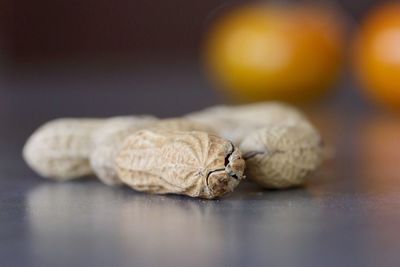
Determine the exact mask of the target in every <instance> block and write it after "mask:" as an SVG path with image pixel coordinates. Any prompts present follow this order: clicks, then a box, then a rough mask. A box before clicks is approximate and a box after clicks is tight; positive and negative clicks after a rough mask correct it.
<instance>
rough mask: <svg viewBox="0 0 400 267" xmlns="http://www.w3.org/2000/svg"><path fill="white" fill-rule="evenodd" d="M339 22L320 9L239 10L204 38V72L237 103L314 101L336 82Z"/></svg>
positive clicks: (339, 57) (339, 54) (340, 42)
mask: <svg viewBox="0 0 400 267" xmlns="http://www.w3.org/2000/svg"><path fill="white" fill-rule="evenodd" d="M342 21H343V20H341V17H338V16H336V13H334V12H332V11H330V10H329V9H327V8H322V7H318V8H317V7H310V6H294V5H289V6H272V5H253V6H247V7H241V8H238V9H236V10H233V11H231V12H230V13H228V14H227V15H225V16H223V17H222V18H220V19H219V20H218V21H217V22H216V24H215V25H214V27H213V28H212V29H211V30H210V32H209V34H208V35H207V36H206V43H205V53H204V56H205V63H206V68H207V71H208V73H209V74H210V76H211V78H212V79H213V80H214V81H215V82H216V84H217V85H219V86H221V87H222V88H223V89H225V90H226V91H227V92H228V93H229V95H231V96H232V97H233V98H235V99H237V100H240V101H257V100H269V99H278V100H287V101H294V102H301V101H305V100H310V99H314V98H316V97H318V96H320V95H322V94H323V93H324V92H325V91H326V90H327V89H328V88H329V87H331V86H332V84H333V83H334V82H335V81H337V78H338V76H339V75H338V74H339V71H340V67H341V63H342V61H343V60H342V59H343V50H344V49H343V46H344V45H343V43H344V36H343V32H344V28H343V27H342V26H343V25H342V24H341V23H342Z"/></svg>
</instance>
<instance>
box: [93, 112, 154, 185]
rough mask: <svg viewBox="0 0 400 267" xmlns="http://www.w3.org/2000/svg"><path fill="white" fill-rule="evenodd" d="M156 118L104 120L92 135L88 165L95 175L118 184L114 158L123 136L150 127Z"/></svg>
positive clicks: (134, 117) (138, 117)
mask: <svg viewBox="0 0 400 267" xmlns="http://www.w3.org/2000/svg"><path fill="white" fill-rule="evenodd" d="M156 121H157V119H156V118H155V117H152V116H147V115H146V116H121V117H113V118H109V119H107V120H105V122H104V124H103V125H102V126H101V127H99V128H98V129H97V130H96V131H95V132H94V133H93V136H92V151H91V153H90V165H91V166H92V169H93V171H94V173H95V174H96V176H97V177H98V178H99V180H100V181H102V182H103V183H104V184H106V185H110V186H114V185H120V184H122V182H121V181H120V180H119V179H118V175H117V173H116V171H115V166H114V158H115V156H116V154H117V152H118V150H119V149H120V147H121V145H122V143H123V142H124V140H125V138H126V137H128V136H129V135H131V134H132V133H134V132H136V131H139V130H141V129H144V128H147V127H151V126H152V125H153V124H154V123H155V122H156Z"/></svg>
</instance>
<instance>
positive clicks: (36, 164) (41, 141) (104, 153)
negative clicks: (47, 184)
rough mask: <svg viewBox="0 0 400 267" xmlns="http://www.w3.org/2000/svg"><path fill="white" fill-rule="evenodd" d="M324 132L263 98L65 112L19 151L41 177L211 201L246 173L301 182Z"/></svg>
mask: <svg viewBox="0 0 400 267" xmlns="http://www.w3.org/2000/svg"><path fill="white" fill-rule="evenodd" d="M321 144H322V142H321V137H320V135H319V133H318V131H317V130H316V129H315V128H314V127H313V125H312V124H311V123H310V122H309V121H308V120H307V118H306V117H305V116H304V114H302V113H301V112H300V111H299V110H297V109H296V108H294V107H291V106H288V105H286V104H282V103H277V102H266V103H256V104H248V105H242V106H215V107H211V108H207V109H205V110H202V111H198V112H194V113H190V114H187V115H186V116H183V117H181V118H171V119H158V118H155V117H153V116H147V115H142V116H121V117H112V118H108V119H89V118H80V119H72V118H62V119H56V120H53V121H50V122H48V123H46V124H44V125H43V126H41V127H39V128H38V129H37V130H36V131H35V132H34V133H33V134H32V136H31V137H30V138H29V139H28V141H27V142H26V144H25V146H24V149H23V157H24V159H25V161H26V162H27V164H28V165H29V166H30V167H31V168H32V169H33V170H34V171H36V172H37V173H38V174H39V175H41V176H43V177H46V178H50V179H54V180H58V181H67V180H71V179H77V178H80V177H84V176H88V175H93V174H94V175H96V176H97V177H98V178H99V180H100V181H102V182H103V183H104V184H106V185H109V186H118V185H123V184H125V185H127V186H129V187H131V188H133V189H135V190H138V191H144V192H149V193H157V194H166V193H174V194H182V195H187V196H191V197H200V198H206V199H214V198H217V197H220V196H222V195H224V194H226V193H229V192H232V191H233V190H234V189H235V188H236V187H237V185H238V184H239V183H240V181H241V180H243V179H244V178H245V177H248V179H249V180H251V181H254V182H256V183H258V184H259V185H261V186H263V187H265V188H273V189H284V188H289V187H295V186H300V185H302V184H304V183H305V181H306V179H307V178H308V177H309V176H310V175H311V174H312V173H313V172H314V171H315V170H316V169H317V167H318V166H319V165H320V163H321V159H322V147H321Z"/></svg>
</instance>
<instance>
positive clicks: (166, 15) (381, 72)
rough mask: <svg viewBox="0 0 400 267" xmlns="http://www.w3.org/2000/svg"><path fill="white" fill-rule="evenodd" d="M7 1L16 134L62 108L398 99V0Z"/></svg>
mask: <svg viewBox="0 0 400 267" xmlns="http://www.w3.org/2000/svg"><path fill="white" fill-rule="evenodd" d="M396 3H397V4H396ZM2 4H3V5H2V8H1V10H2V11H1V16H0V18H1V19H0V30H1V34H0V116H1V119H2V120H3V121H4V122H5V125H8V126H9V127H4V128H5V129H4V131H3V135H7V129H14V130H9V134H10V135H12V136H15V135H16V134H18V133H20V134H21V136H20V137H21V140H22V139H23V138H25V137H26V136H27V135H28V134H29V132H31V131H32V130H33V129H34V128H36V127H37V125H39V124H41V123H43V122H44V121H47V120H49V119H52V118H55V117H65V116H95V117H98V116H102V117H103V116H113V115H121V114H133V113H151V114H155V115H158V116H160V117H169V116H178V115H182V114H184V113H186V112H190V111H193V110H197V109H200V108H203V107H206V106H209V105H213V104H218V103H246V102H254V101H263V100H283V101H289V102H291V103H294V104H296V105H300V106H301V107H302V108H304V109H305V110H308V113H309V114H311V115H316V117H318V116H320V114H325V113H328V114H331V115H324V116H331V117H334V116H337V117H340V116H341V115H343V114H345V115H349V116H350V117H351V116H353V115H354V116H356V115H357V116H359V115H361V116H364V115H365V114H370V113H374V114H375V113H376V112H378V113H379V112H384V113H385V114H386V113H387V111H388V110H389V114H395V113H396V111H394V110H396V109H398V107H400V80H399V79H400V78H399V77H400V75H399V74H400V22H399V18H398V15H397V14H398V11H399V10H400V4H399V2H395V1H391V2H385V1H372V0H358V1H346V0H341V1H334V0H331V1H330V0H327V1H215V0H213V1H211V0H205V1H195V2H193V1H181V0H172V1H168V2H165V1H127V0H118V1H108V0H107V1H106V0H104V1H98V0H79V1H75V0H68V1H66V0H58V1H49V0H38V1H28V0H14V1H12V0H3V1H2ZM316 110H317V111H318V112H316ZM393 111H394V112H393ZM391 116H392V115H391ZM26 117H29V120H26ZM346 117H347V116H346ZM316 120H318V118H317V119H316ZM319 120H325V119H321V118H320V119H319ZM21 121H24V123H22V124H21V123H20V122H21ZM21 127H23V128H24V130H22V128H21ZM18 128H21V131H17V132H18V133H16V131H15V129H18Z"/></svg>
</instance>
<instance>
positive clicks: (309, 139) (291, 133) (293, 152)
mask: <svg viewBox="0 0 400 267" xmlns="http://www.w3.org/2000/svg"><path fill="white" fill-rule="evenodd" d="M240 149H241V151H242V152H243V155H244V158H245V160H246V166H247V169H246V173H247V174H248V176H249V178H250V179H251V180H254V181H255V182H257V183H258V184H260V185H262V186H264V187H266V188H288V187H294V186H299V185H302V184H303V183H304V182H305V181H306V178H307V177H308V176H309V175H310V174H311V173H312V172H313V171H315V170H316V169H317V167H318V166H319V164H320V163H321V158H322V148H321V138H320V136H319V134H318V133H317V132H316V131H315V130H313V129H312V128H309V127H304V126H301V125H298V126H287V125H277V126H273V127H265V128H261V129H258V130H255V131H254V132H253V133H251V134H249V135H248V136H246V137H245V139H244V140H243V142H242V143H241V144H240Z"/></svg>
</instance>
